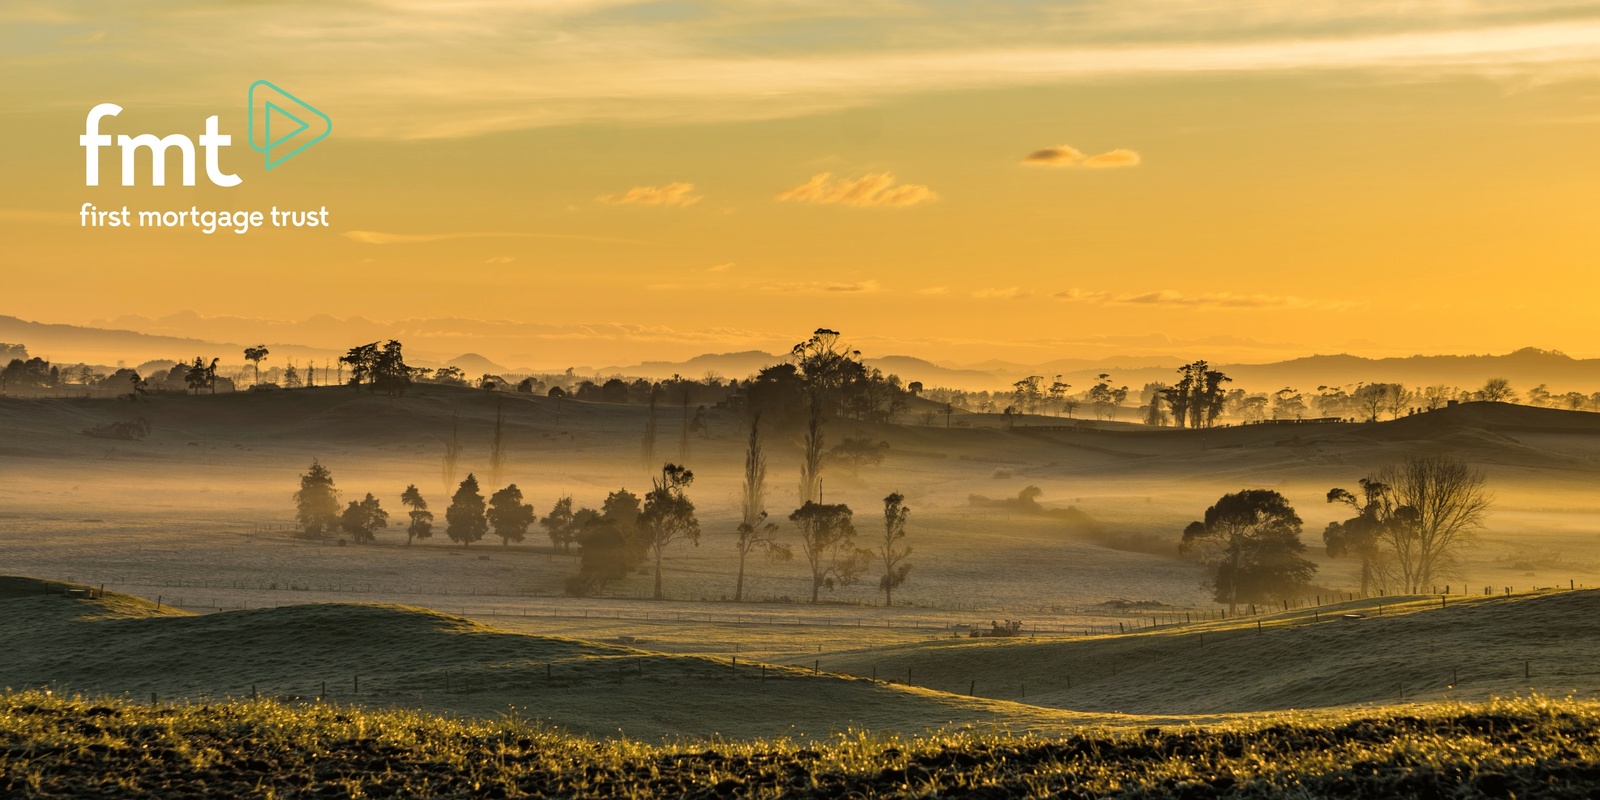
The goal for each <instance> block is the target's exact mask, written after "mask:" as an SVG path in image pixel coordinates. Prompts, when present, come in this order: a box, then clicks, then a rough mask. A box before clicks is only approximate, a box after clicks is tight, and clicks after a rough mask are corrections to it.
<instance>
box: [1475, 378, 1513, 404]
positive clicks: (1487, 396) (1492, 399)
mask: <svg viewBox="0 0 1600 800" xmlns="http://www.w3.org/2000/svg"><path fill="white" fill-rule="evenodd" d="M1474 394H1475V395H1476V397H1477V398H1478V399H1479V400H1483V401H1485V402H1489V403H1515V402H1517V393H1516V392H1514V391H1512V389H1511V381H1508V380H1506V379H1505V378H1490V379H1489V380H1488V381H1487V382H1485V383H1484V384H1483V388H1482V389H1479V390H1478V391H1477V392H1475V393H1474Z"/></svg>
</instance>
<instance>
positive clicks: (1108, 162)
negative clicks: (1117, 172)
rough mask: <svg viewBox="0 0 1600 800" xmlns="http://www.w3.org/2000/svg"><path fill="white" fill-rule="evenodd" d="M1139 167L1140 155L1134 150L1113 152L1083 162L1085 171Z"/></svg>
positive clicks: (1090, 157) (1091, 157)
mask: <svg viewBox="0 0 1600 800" xmlns="http://www.w3.org/2000/svg"><path fill="white" fill-rule="evenodd" d="M1138 165H1139V154H1138V153H1135V152H1134V151H1132V150H1121V149H1118V150H1111V151H1108V152H1105V153H1101V154H1100V155H1097V156H1089V157H1088V158H1086V159H1084V160H1083V168H1084V169H1116V168H1117V167H1135V166H1138Z"/></svg>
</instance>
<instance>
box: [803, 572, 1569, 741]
mask: <svg viewBox="0 0 1600 800" xmlns="http://www.w3.org/2000/svg"><path fill="white" fill-rule="evenodd" d="M1380 606H1381V612H1380ZM1346 614H1359V615H1360V616H1361V618H1360V619H1345V618H1344V616H1345V615H1346ZM1147 622H1148V620H1147ZM1259 623H1260V625H1261V627H1260V629H1259V630H1258V629H1257V624H1258V620H1257V619H1256V618H1236V619H1230V620H1224V621H1216V622H1206V623H1197V624H1194V625H1185V626H1178V627H1170V628H1159V629H1154V630H1149V631H1146V632H1141V633H1138V634H1130V635H1126V636H1099V637H1089V638H1079V639H1064V640H1063V639H1051V640H1043V639H1042V640H1040V641H1037V642H1028V641H1025V640H1023V641H1018V640H995V639H983V640H968V639H963V640H948V639H947V640H942V641H937V642H919V643H915V644H905V645H898V646H890V647H878V648H871V649H865V650H860V651H857V652H854V653H842V654H837V655H831V656H830V657H829V658H827V659H825V660H824V662H823V666H824V667H825V668H828V669H833V670H837V671H839V672H842V673H846V674H852V675H872V674H877V675H878V676H879V677H891V678H895V679H897V680H907V670H908V669H909V670H910V678H909V680H910V681H911V682H913V683H916V684H918V685H921V686H924V687H927V688H930V689H935V690H940V691H946V692H960V693H965V692H967V691H968V690H969V688H973V689H975V690H976V691H977V693H978V694H979V695H981V696H987V697H994V698H1004V699H1009V700H1020V701H1023V702H1027V703H1030V704H1036V705H1042V706H1048V707H1054V708H1064V709H1065V708H1070V709H1073V710H1075V711H1080V712H1099V713H1116V712H1125V713H1130V714H1157V713H1160V714H1219V713H1238V712H1253V711H1271V710H1282V709H1291V708H1314V707H1332V706H1343V705H1352V704H1373V703H1393V702H1395V701H1397V700H1450V699H1484V698H1487V697H1493V696H1506V695H1510V694H1513V693H1524V694H1525V693H1528V692H1530V691H1541V692H1546V693H1550V694H1556V695H1563V696H1564V695H1567V694H1573V695H1577V696H1584V697H1593V696H1595V695H1597V694H1600V669H1596V668H1595V667H1594V666H1593V665H1594V664H1595V663H1596V662H1597V661H1600V591H1595V590H1578V591H1547V592H1542V593H1536V594H1524V595H1516V596H1513V597H1500V596H1496V597H1482V596H1477V597H1467V598H1463V597H1459V596H1457V597H1451V598H1448V599H1447V602H1446V605H1445V607H1442V608H1441V603H1440V598H1439V597H1431V598H1430V597H1404V598H1381V599H1380V598H1374V599H1368V600H1360V601H1355V602H1350V603H1337V604H1330V605H1326V606H1321V607H1318V608H1314V609H1313V608H1298V609H1294V610H1292V611H1289V612H1283V613H1278V614H1272V615H1268V616H1266V617H1263V618H1261V619H1260V620H1259Z"/></svg>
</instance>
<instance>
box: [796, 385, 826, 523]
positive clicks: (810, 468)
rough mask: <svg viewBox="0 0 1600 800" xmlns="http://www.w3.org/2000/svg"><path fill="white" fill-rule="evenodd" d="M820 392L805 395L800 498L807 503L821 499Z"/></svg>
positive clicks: (821, 434)
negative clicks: (804, 429) (804, 432)
mask: <svg viewBox="0 0 1600 800" xmlns="http://www.w3.org/2000/svg"><path fill="white" fill-rule="evenodd" d="M823 413H824V412H823V400H822V397H821V395H820V394H808V395H807V397H806V435H805V444H804V450H803V454H802V456H801V461H800V499H801V500H802V501H804V502H807V503H815V502H819V501H821V500H822V454H823V450H822V443H823V433H822V418H823Z"/></svg>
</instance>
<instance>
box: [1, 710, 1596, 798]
mask: <svg viewBox="0 0 1600 800" xmlns="http://www.w3.org/2000/svg"><path fill="white" fill-rule="evenodd" d="M1597 786H1600V705H1597V704H1595V703H1592V702H1579V701H1573V700H1554V699H1551V698H1548V697H1542V696H1534V697H1528V698H1518V699H1511V700H1494V701H1489V702H1485V703H1476V704H1458V703H1441V704H1432V705H1426V706H1417V707H1412V708H1407V709H1400V710H1391V711H1365V712H1362V711H1351V712H1342V713H1328V712H1323V713H1319V714H1316V715H1307V714H1298V713H1294V712H1284V713H1277V714H1265V715H1259V716H1256V717H1251V718H1248V719H1245V720H1242V721H1238V722H1233V723H1229V724H1226V725H1218V726H1209V727H1205V728H1196V727H1169V728H1149V729H1146V730H1143V731H1112V730H1101V729H1085V730H1082V731H1080V732H1078V733H1075V734H1072V735H1067V736H1052V737H1042V736H1016V735H1008V734H1001V733H993V732H982V733H980V732H974V731H954V732H949V733H945V734H939V735H931V736H925V737H916V738H900V737H881V736H874V735H872V734H869V733H865V732H850V733H846V734H842V735H840V736H837V737H835V738H833V739H831V740H828V741H826V742H822V743H819V742H816V741H794V740H767V741H745V742H736V741H719V742H714V743H711V744H707V743H705V742H683V743H680V744H643V743H639V742H633V741H627V740H601V739H592V738H585V737H580V736H574V735H570V734H567V733H564V732H561V731H559V730H556V729H553V728H549V727H545V726H542V725H539V724H536V723H529V722H527V721H524V720H521V719H518V718H515V717H506V718H502V719H500V720H495V721H462V720H455V719H447V718H443V717H438V716H431V715H428V714H424V713H420V712H414V711H368V710H360V709H355V708H351V707H345V706H338V705H328V704H311V705H290V704H283V703H278V702H275V701H266V700H262V701H250V702H243V701H241V702H229V703H192V704H177V705H167V706H156V707H151V706H145V705H140V704H134V703H129V702H125V701H120V700H96V699H88V698H81V697H62V696H57V695H51V694H49V693H46V692H39V691H28V692H14V693H7V694H5V695H3V696H0V794H4V795H5V796H7V797H41V798H43V797H62V798H68V797H72V798H76V797H87V796H101V797H161V798H170V797H260V798H290V797H340V798H346V797H348V798H383V797H462V798H465V797H626V798H650V797H684V796H693V797H730V798H731V797H740V798H744V797H749V798H775V797H815V798H823V797H827V798H834V797H1012V796H1020V797H1044V796H1050V797H1102V796H1111V797H1184V798H1190V797H1216V796H1232V797H1321V796H1328V797H1397V796H1408V797H1416V796H1434V797H1508V796H1516V797H1533V796H1542V797H1589V796H1592V794H1593V792H1594V790H1595V787H1597Z"/></svg>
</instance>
